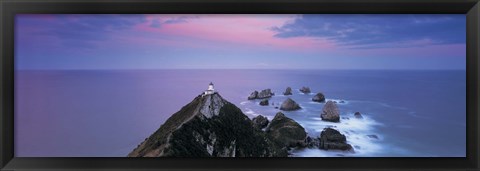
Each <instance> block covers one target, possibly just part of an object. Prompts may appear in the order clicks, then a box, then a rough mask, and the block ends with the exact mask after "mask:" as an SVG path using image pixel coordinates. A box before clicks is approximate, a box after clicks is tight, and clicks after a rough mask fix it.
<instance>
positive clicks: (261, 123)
mask: <svg viewBox="0 0 480 171" xmlns="http://www.w3.org/2000/svg"><path fill="white" fill-rule="evenodd" d="M252 121H253V126H255V127H256V128H258V129H263V128H265V127H267V125H268V123H269V121H268V119H267V117H265V116H262V115H258V116H257V117H254V118H253V119H252Z"/></svg>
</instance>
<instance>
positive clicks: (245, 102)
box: [240, 101, 250, 105]
mask: <svg viewBox="0 0 480 171" xmlns="http://www.w3.org/2000/svg"><path fill="white" fill-rule="evenodd" d="M248 103H250V101H243V102H240V105H246V104H248Z"/></svg>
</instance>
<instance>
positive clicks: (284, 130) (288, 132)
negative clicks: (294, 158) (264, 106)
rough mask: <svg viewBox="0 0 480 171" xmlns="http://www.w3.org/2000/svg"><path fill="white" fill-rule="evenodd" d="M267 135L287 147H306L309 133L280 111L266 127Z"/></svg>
mask: <svg viewBox="0 0 480 171" xmlns="http://www.w3.org/2000/svg"><path fill="white" fill-rule="evenodd" d="M266 132H267V135H268V136H270V137H271V138H272V139H273V140H275V141H277V142H279V143H281V144H283V145H285V146H287V147H305V146H306V143H305V140H306V138H307V133H306V132H305V129H304V128H303V127H302V126H301V125H300V124H298V123H297V122H295V121H294V120H293V119H290V118H288V117H286V116H285V115H284V114H283V113H281V112H278V113H277V114H276V115H275V117H274V118H273V120H272V122H271V123H270V125H268V127H267V129H266Z"/></svg>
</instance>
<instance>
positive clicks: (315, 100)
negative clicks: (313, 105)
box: [312, 93, 325, 103]
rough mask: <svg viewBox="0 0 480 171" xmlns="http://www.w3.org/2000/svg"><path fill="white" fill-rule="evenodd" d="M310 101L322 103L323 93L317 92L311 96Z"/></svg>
mask: <svg viewBox="0 0 480 171" xmlns="http://www.w3.org/2000/svg"><path fill="white" fill-rule="evenodd" d="M312 101H314V102H320V103H324V102H325V95H323V94H322V93H317V94H316V95H315V96H313V98H312Z"/></svg>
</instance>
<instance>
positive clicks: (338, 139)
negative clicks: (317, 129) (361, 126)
mask: <svg viewBox="0 0 480 171" xmlns="http://www.w3.org/2000/svg"><path fill="white" fill-rule="evenodd" d="M320 149H325V150H331V149H332V150H343V151H347V150H353V148H352V146H351V145H350V144H347V138H346V137H345V135H343V134H341V133H340V132H338V131H337V130H335V129H332V128H325V129H323V131H322V133H320Z"/></svg>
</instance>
